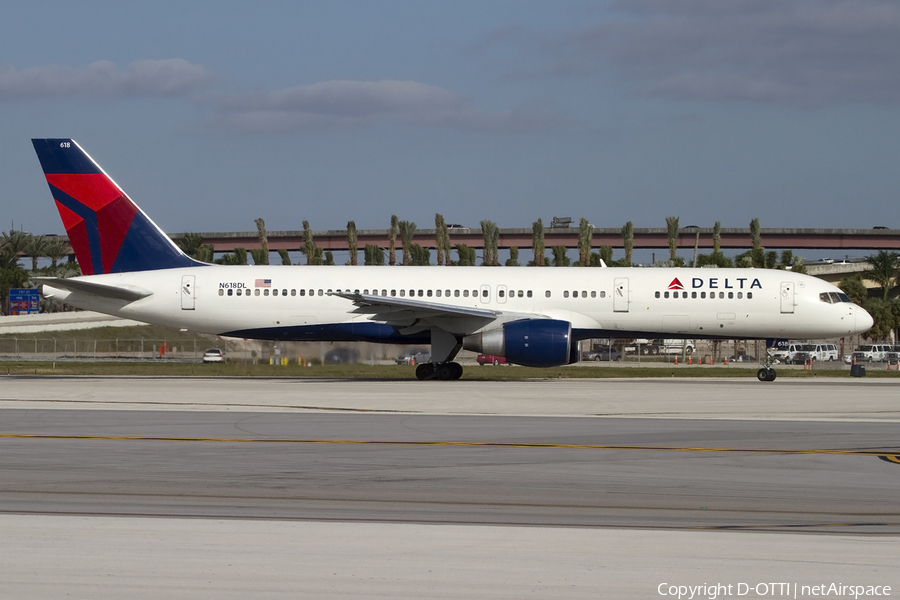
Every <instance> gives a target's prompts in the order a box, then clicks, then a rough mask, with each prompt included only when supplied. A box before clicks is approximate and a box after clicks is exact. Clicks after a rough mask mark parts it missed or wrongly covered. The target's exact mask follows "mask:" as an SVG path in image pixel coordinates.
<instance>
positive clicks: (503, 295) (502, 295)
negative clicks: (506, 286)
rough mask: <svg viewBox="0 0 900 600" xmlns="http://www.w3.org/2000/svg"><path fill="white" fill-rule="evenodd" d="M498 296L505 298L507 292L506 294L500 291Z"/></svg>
mask: <svg viewBox="0 0 900 600" xmlns="http://www.w3.org/2000/svg"><path fill="white" fill-rule="evenodd" d="M498 294H499V296H500V297H501V298H505V297H506V292H504V291H503V290H500V291H499V292H498Z"/></svg>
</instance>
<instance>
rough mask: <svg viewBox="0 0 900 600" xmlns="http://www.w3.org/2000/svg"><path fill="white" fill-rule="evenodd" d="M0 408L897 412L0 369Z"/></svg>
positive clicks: (496, 387)
mask: <svg viewBox="0 0 900 600" xmlns="http://www.w3.org/2000/svg"><path fill="white" fill-rule="evenodd" d="M0 382H2V385H0V408H85V409H116V410H130V409H134V410H200V411H217V410H218V411H274V412H287V411H289V412H299V411H371V412H404V413H420V414H467V415H489V414H490V415H522V416H602V417H644V418H665V419H749V420H794V421H880V422H900V400H898V398H900V394H898V392H900V382H894V381H888V380H858V379H854V380H851V379H825V378H822V379H815V380H809V379H803V380H784V381H775V382H774V383H761V382H759V381H756V380H755V379H752V380H747V381H743V380H735V379H727V378H725V379H554V380H532V381H496V382H493V381H490V382H485V381H428V382H422V381H371V380H367V381H359V380H344V379H341V380H335V379H299V378H298V379H290V378H273V379H262V378H189V377H186V378H172V377H135V378H128V377H83V378H81V377H59V378H58V377H3V378H0Z"/></svg>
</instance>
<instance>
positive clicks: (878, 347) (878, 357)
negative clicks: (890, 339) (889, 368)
mask: <svg viewBox="0 0 900 600" xmlns="http://www.w3.org/2000/svg"><path fill="white" fill-rule="evenodd" d="M891 350H893V348H891V346H889V345H887V344H866V345H863V346H859V347H857V348H856V350H854V351H853V354H852V356H851V360H853V361H856V362H882V361H884V359H885V356H886V355H887V353H888V352H890V351H891Z"/></svg>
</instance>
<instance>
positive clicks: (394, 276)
mask: <svg viewBox="0 0 900 600" xmlns="http://www.w3.org/2000/svg"><path fill="white" fill-rule="evenodd" d="M33 143H34V147H35V150H36V152H37V154H38V158H39V159H40V161H41V166H42V167H43V169H44V173H45V175H46V177H47V182H48V183H49V184H50V190H51V192H52V194H53V198H54V200H55V201H56V204H57V208H58V209H59V212H60V216H61V217H62V221H63V224H64V225H65V228H66V231H67V232H68V235H69V240H70V242H71V244H72V248H73V249H74V251H75V256H76V258H77V260H78V263H79V265H80V266H81V270H82V272H83V273H84V275H83V276H81V277H73V278H69V279H58V278H42V279H41V280H40V281H41V283H42V284H43V294H44V296H45V297H48V298H56V299H58V300H60V301H62V302H66V303H67V304H70V305H72V306H76V307H79V308H83V309H88V310H95V311H98V312H102V313H106V314H110V315H116V316H120V317H124V318H128V319H134V320H138V321H144V322H147V323H154V324H158V325H165V326H169V327H176V328H181V329H188V330H192V331H197V332H202V333H210V334H216V335H223V336H231V337H240V338H253V339H262V340H277V341H288V340H292V341H363V342H381V343H391V344H403V343H410V344H425V343H430V344H431V357H432V361H433V362H431V363H427V364H421V365H419V367H418V368H417V370H416V376H417V377H418V378H419V379H458V378H459V377H460V376H461V375H462V367H461V366H460V365H459V364H458V363H455V362H453V359H454V358H455V357H456V355H457V353H458V352H459V351H460V349H462V348H466V349H468V350H473V351H476V352H484V353H486V354H494V355H498V356H504V357H506V359H507V361H509V362H511V363H516V364H520V365H527V366H536V367H552V366H559V365H565V364H569V363H572V362H576V361H577V360H578V344H577V342H578V341H579V340H584V339H588V338H596V337H618V338H653V337H663V338H665V337H667V338H672V337H677V338H686V337H690V338H710V339H712V338H721V339H767V338H768V339H782V338H800V339H814V338H834V337H840V336H848V335H853V334H859V333H863V332H865V331H867V330H868V329H869V328H870V327H871V326H872V317H871V316H869V314H868V313H867V312H866V311H865V310H863V309H862V308H860V307H859V306H857V305H855V304H853V303H852V302H851V301H850V299H849V298H848V297H847V296H846V295H845V294H844V293H843V292H841V290H840V289H838V288H837V287H835V286H833V285H831V284H829V283H827V282H824V281H822V280H819V279H816V278H813V277H809V276H806V275H801V274H798V273H792V272H790V271H778V270H766V269H680V268H674V269H671V268H664V269H645V268H579V267H570V268H527V267H521V268H512V267H502V268H485V267H402V268H400V267H394V268H390V267H381V268H378V267H372V266H360V267H351V266H330V267H328V266H317V267H299V266H223V265H209V264H205V263H201V262H197V261H195V260H193V259H192V258H190V257H188V256H187V255H185V254H184V253H183V252H182V251H181V250H180V249H179V248H178V246H176V245H175V244H174V243H173V242H172V240H171V239H169V237H168V236H167V235H165V233H163V231H162V230H161V229H159V227H157V226H156V224H155V223H153V221H151V220H150V218H149V217H147V216H146V215H145V214H144V213H143V211H141V209H140V208H138V207H137V205H136V204H134V202H132V201H131V199H130V198H129V197H128V196H127V195H126V194H125V193H124V192H123V191H122V190H121V188H119V186H118V185H116V183H115V182H114V181H113V180H112V179H111V178H110V177H109V176H108V175H106V173H105V172H104V171H103V170H102V169H101V168H100V167H99V166H98V165H97V163H96V162H94V160H93V159H91V157H90V156H88V155H87V153H85V152H84V151H83V150H82V149H81V147H80V146H79V145H78V144H77V143H76V142H75V141H74V140H71V139H36V140H33ZM758 377H759V379H760V380H761V381H772V380H774V379H775V371H774V370H772V369H771V368H770V367H769V365H768V363H766V365H765V366H763V367H762V368H761V369H760V370H759V372H758Z"/></svg>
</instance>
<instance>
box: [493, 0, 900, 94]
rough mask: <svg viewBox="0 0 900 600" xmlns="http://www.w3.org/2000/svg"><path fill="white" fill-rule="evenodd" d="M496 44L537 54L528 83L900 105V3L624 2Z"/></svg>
mask: <svg viewBox="0 0 900 600" xmlns="http://www.w3.org/2000/svg"><path fill="white" fill-rule="evenodd" d="M500 33H502V35H500V34H499V33H498V34H497V35H494V36H488V38H486V43H485V44H484V46H485V48H486V49H485V51H486V52H489V51H490V46H491V45H501V44H515V45H518V46H519V47H521V48H525V49H527V51H528V55H529V58H531V56H532V55H533V54H537V56H538V59H537V60H529V64H528V65H527V66H526V67H512V68H510V69H509V72H510V73H512V74H514V75H515V76H519V77H525V76H530V77H560V76H584V75H594V74H596V73H597V72H598V70H600V69H601V68H604V67H608V68H610V69H612V72H613V73H615V74H616V75H617V76H618V77H619V78H620V79H621V80H622V81H624V82H626V83H628V84H629V85H630V86H631V88H632V91H634V92H636V93H644V94H649V95H659V96H668V97H675V98H682V99H689V100H716V101H733V100H743V101H758V102H771V103H781V104H790V105H836V104H847V103H878V104H897V103H898V102H900V78H898V77H897V75H896V74H897V73H898V72H900V44H898V43H897V40H898V39H900V3H897V2H887V1H883V0H793V1H791V2H783V1H781V0H752V1H740V0H734V1H728V2H718V1H700V0H683V1H679V2H675V1H671V0H645V1H643V2H641V1H637V2H635V1H631V2H620V3H619V4H617V5H615V7H614V9H613V10H610V11H607V12H605V13H604V14H603V15H602V19H600V20H598V21H597V22H596V23H595V24H593V25H591V26H588V27H583V28H580V29H577V30H570V31H564V32H553V33H547V34H544V35H542V36H539V37H538V38H537V39H536V36H535V35H534V34H533V32H520V31H515V32H512V33H510V32H509V31H503V32H500Z"/></svg>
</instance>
